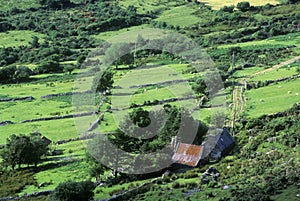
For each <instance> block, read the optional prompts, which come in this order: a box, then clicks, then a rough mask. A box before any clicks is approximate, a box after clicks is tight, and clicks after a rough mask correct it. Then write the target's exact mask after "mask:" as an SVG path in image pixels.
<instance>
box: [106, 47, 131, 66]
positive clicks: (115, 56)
mask: <svg viewBox="0 0 300 201" xmlns="http://www.w3.org/2000/svg"><path fill="white" fill-rule="evenodd" d="M133 59H134V58H133V55H132V54H131V47H130V44H128V43H114V44H112V45H111V46H110V47H109V48H108V49H107V50H106V52H105V57H104V59H103V63H104V64H106V65H115V67H116V69H118V66H119V65H131V64H132V63H133Z"/></svg>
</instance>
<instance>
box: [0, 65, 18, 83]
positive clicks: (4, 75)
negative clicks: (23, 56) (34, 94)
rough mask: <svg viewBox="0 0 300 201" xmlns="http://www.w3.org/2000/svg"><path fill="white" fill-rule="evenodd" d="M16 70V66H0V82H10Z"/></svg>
mask: <svg viewBox="0 0 300 201" xmlns="http://www.w3.org/2000/svg"><path fill="white" fill-rule="evenodd" d="M16 70H17V68H16V66H6V67H3V68H0V83H12V82H13V80H14V74H15V72H16Z"/></svg>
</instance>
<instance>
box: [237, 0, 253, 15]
mask: <svg viewBox="0 0 300 201" xmlns="http://www.w3.org/2000/svg"><path fill="white" fill-rule="evenodd" d="M237 8H238V9H239V10H240V11H242V12H245V11H248V10H249V8H250V3H249V2H248V1H243V2H239V3H238V4H237Z"/></svg>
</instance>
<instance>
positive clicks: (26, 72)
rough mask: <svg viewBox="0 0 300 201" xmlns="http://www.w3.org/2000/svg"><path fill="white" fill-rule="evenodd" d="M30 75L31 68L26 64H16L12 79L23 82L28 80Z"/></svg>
mask: <svg viewBox="0 0 300 201" xmlns="http://www.w3.org/2000/svg"><path fill="white" fill-rule="evenodd" d="M30 75H32V70H31V69H30V68H28V67H27V66H18V67H17V69H16V71H15V74H14V81H15V82H25V81H28V80H29V77H30Z"/></svg>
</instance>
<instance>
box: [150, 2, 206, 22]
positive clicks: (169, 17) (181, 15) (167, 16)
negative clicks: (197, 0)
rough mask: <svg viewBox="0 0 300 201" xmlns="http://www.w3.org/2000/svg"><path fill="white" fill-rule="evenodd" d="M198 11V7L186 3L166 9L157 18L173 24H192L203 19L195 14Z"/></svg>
mask: <svg viewBox="0 0 300 201" xmlns="http://www.w3.org/2000/svg"><path fill="white" fill-rule="evenodd" d="M196 11H197V9H195V8H192V7H189V6H185V5H183V6H179V7H174V8H171V9H170V10H166V11H164V12H163V13H162V14H161V15H160V17H159V18H157V19H156V20H157V21H161V22H166V23H167V24H169V25H173V26H180V27H185V26H190V25H193V24H196V23H197V22H199V21H200V20H201V19H200V18H199V17H197V16H196V15H193V13H194V12H196Z"/></svg>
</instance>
